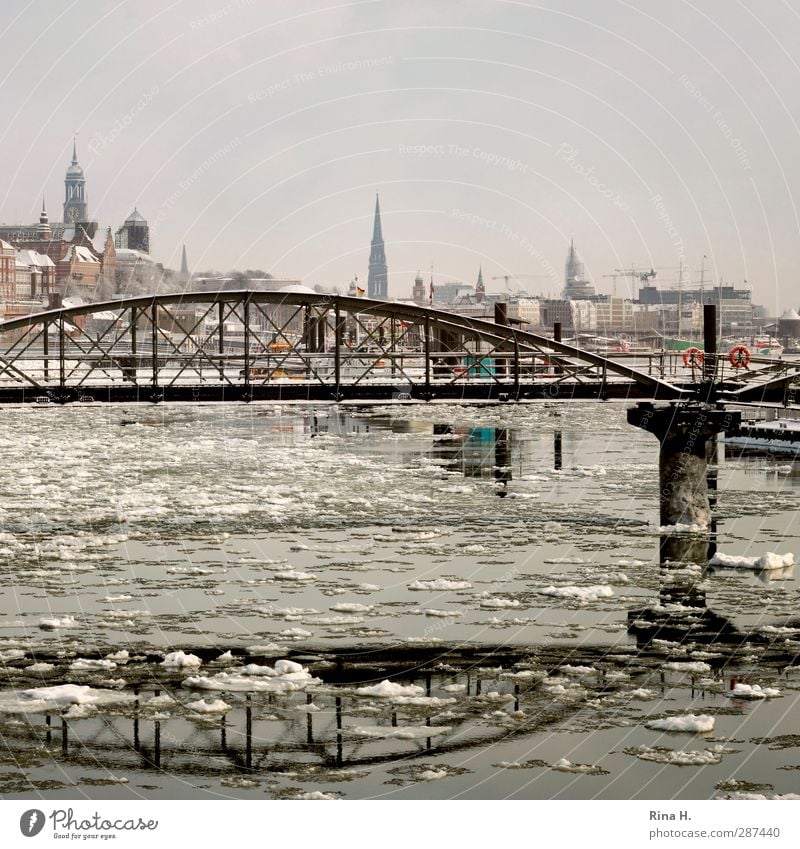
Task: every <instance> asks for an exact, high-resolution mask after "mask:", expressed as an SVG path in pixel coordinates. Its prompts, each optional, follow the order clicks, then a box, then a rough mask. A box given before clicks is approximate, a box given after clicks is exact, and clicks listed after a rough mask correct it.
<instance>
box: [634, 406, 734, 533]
mask: <svg viewBox="0 0 800 849" xmlns="http://www.w3.org/2000/svg"><path fill="white" fill-rule="evenodd" d="M740 419H741V413H737V412H731V411H728V410H725V409H724V408H722V407H719V406H711V405H708V404H691V405H685V406H683V405H677V404H670V405H667V406H664V405H660V406H656V405H655V404H653V403H651V402H643V403H640V404H637V406H636V407H631V408H629V409H628V424H632V425H634V427H640V428H642V429H643V430H646V431H648V432H650V433H652V434H653V435H654V436H655V437H656V439H658V441H659V443H660V448H659V455H658V484H659V506H660V517H661V524H662V525H679V524H680V525H697V526H700V527H704V528H705V527H708V525H709V523H710V521H711V506H710V503H709V498H708V480H707V473H708V449H709V443H710V442H711V443H712V444H713V440H714V438H715V437H716V435H717V434H718V433H720V432H721V431H724V430H727V429H728V428H731V427H734V426H736V425H738V423H739V421H740Z"/></svg>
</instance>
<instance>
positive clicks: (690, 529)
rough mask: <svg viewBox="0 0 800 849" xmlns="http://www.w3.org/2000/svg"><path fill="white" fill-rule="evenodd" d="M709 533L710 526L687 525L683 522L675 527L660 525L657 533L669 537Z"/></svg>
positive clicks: (677, 523)
mask: <svg viewBox="0 0 800 849" xmlns="http://www.w3.org/2000/svg"><path fill="white" fill-rule="evenodd" d="M707 531H708V525H703V524H700V523H694V524H685V523H681V522H676V523H675V524H674V525H660V526H659V527H658V528H657V530H656V533H659V534H665V535H667V536H669V535H670V534H702V533H706V532H707Z"/></svg>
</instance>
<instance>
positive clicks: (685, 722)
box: [645, 713, 714, 734]
mask: <svg viewBox="0 0 800 849" xmlns="http://www.w3.org/2000/svg"><path fill="white" fill-rule="evenodd" d="M645 725H646V726H647V728H653V729H655V730H656V731H688V732H689V733H691V734H706V733H708V732H709V731H713V730H714V717H713V716H708V714H699V715H697V716H695V714H693V713H687V714H684V715H683V716H668V717H667V718H666V719H653V720H651V721H650V722H646V723H645Z"/></svg>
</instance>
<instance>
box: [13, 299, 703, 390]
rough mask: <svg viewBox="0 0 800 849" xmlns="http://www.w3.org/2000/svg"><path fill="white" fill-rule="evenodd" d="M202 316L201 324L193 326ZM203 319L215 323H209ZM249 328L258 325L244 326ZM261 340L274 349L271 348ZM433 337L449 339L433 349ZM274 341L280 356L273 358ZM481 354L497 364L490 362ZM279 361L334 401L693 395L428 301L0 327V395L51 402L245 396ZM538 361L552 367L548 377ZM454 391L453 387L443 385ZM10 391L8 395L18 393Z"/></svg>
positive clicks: (102, 317) (216, 308)
mask: <svg viewBox="0 0 800 849" xmlns="http://www.w3.org/2000/svg"><path fill="white" fill-rule="evenodd" d="M281 310H282V311H283V312H282V313H281V314H282V315H283V316H284V318H285V316H286V315H288V316H289V318H288V319H286V321H284V323H283V324H281V319H277V320H274V316H275V314H276V311H277V312H280V311H281ZM193 311H194V314H193V315H190V314H191V313H192V312H193ZM187 315H189V316H190V317H189V318H188V319H187V317H186V316H187ZM197 315H200V316H201V317H200V319H199V320H197V321H196V322H194V324H192V322H193V321H194V319H195V318H196V316H197ZM109 316H110V317H111V318H109ZM231 319H234V320H236V321H240V322H241V325H242V328H243V337H244V338H243V340H242V346H243V347H242V349H241V351H240V352H239V353H238V354H236V353H234V354H231V353H230V352H228V353H227V354H226V353H225V351H226V348H225V345H226V342H228V343H229V342H230V339H229V338H227V339H226V329H225V325H226V322H229V321H230V320H231ZM93 320H94V321H95V323H96V322H98V321H106V322H107V324H108V327H107V329H106V330H105V332H102V333H101V332H100V331H96V332H94V335H92V334H90V333H89V332H87V331H86V329H85V328H86V326H87V325H88V324H89V323H91V322H92V321H93ZM206 320H210V321H211V327H210V329H209V326H208V324H204V322H205V321H206ZM215 322H216V323H215ZM253 322H255V324H254V323H253ZM259 322H260V325H259ZM292 322H294V325H293V326H294V331H292V332H290V331H288V330H287V327H288V326H289V324H290V323H292ZM348 323H350V325H352V326H355V327H356V329H358V328H359V327H360V328H361V329H362V330H364V333H365V335H366V336H368V337H369V345H370V346H371V348H372V349H373V350H370V351H366V352H363V351H354V350H353V349H352V348H349V347H348V346H347V343H346V340H345V338H344V335H345V332H346V325H347V324H348ZM165 324H167V325H169V327H170V328H171V329H170V330H169V331H167V330H165V327H164V325H165ZM257 325H258V326H260V327H261V330H260V331H259V330H258V329H252V328H253V327H256V326H257ZM270 325H271V326H270ZM198 328H199V331H200V332H199V334H198V332H197V331H198ZM370 328H371V330H370ZM397 328H402V329H403V332H401V333H399V338H400V339H401V340H402V339H404V338H405V339H406V340H407V341H408V339H410V338H412V337H413V339H414V340H415V344H416V346H417V348H418V350H417V351H416V356H417V358H418V361H417V362H416V364H415V367H411V366H409V363H410V362H412V360H413V358H414V356H415V354H414V352H413V351H410V350H407V349H404V350H399V349H398V346H397V339H398V330H397ZM409 328H411V329H413V330H414V333H410V332H409ZM387 330H388V331H389V333H388V337H389V338H388V341H387ZM370 334H371V335H370ZM268 336H271V337H272V339H273V340H275V341H274V342H273V343H267V344H266V345H265V342H266V339H267V337H268ZM176 338H177V342H176V341H175V340H176ZM299 340H302V341H299ZM328 340H332V344H328ZM441 340H446V344H442V346H441V350H437V347H436V344H437V341H438V342H441ZM273 345H274V346H275V347H276V348H280V351H279V352H273V351H272V350H271V347H272V346H273ZM268 346H269V347H270V350H267V347H268ZM373 355H374V356H373ZM484 360H485V361H487V362H491V364H492V365H491V366H485V365H484ZM265 361H266V365H265ZM354 363H356V366H355V369H354V367H353V364H354ZM464 363H466V366H465V365H464ZM537 363H539V365H538V366H536V367H534V366H535V364H537ZM287 364H291V365H292V366H293V367H298V364H300V366H301V367H302V369H303V370H304V373H305V376H304V380H305V382H306V385H308V384H309V383H311V384H319V385H322V386H325V387H331V386H333V387H334V388H335V390H336V391H335V392H334V397H339V396H341V395H347V396H348V397H352V398H357V397H358V392H357V391H354V389H355V388H357V387H358V386H359V385H362V386H363V389H364V394H365V397H368V396H369V395H370V394H371V393H372V394H374V393H373V390H372V389H371V388H370V387H369V386H368V383H369V382H372V383H375V382H376V379H381V378H384V377H385V378H386V381H385V382H386V383H388V384H396V383H398V381H399V382H400V383H401V384H403V383H407V384H408V385H409V386H410V387H412V388H415V389H416V390H421V389H424V391H423V392H422V395H421V397H427V398H430V397H437V396H440V397H452V396H453V394H454V393H453V391H452V387H453V386H455V387H459V386H464V385H465V384H472V390H470V392H465V393H464V396H465V397H468V396H470V393H471V394H472V395H475V394H477V395H480V392H478V390H477V389H475V386H477V385H478V384H480V383H481V382H483V384H484V385H490V384H491V385H493V386H494V387H495V389H496V388H497V387H506V388H508V387H509V386H510V387H512V388H516V389H519V388H520V386H528V385H530V384H533V383H536V382H537V381H538V382H539V384H542V383H543V382H546V383H547V384H548V385H551V386H552V385H565V384H567V383H569V384H579V385H582V386H583V387H584V388H583V390H582V391H583V392H585V393H587V394H589V389H588V388H587V387H588V386H590V385H591V386H594V387H595V388H598V393H599V394H600V395H601V396H602V395H603V394H604V393H603V390H602V388H599V387H598V384H604V385H607V386H610V382H609V380H608V379H609V377H610V378H612V379H614V380H616V381H617V382H618V383H622V384H624V383H625V382H627V383H628V384H629V385H630V386H632V387H634V388H635V390H636V394H637V395H638V397H646V396H648V395H652V396H653V397H656V396H657V397H659V398H672V399H681V398H686V397H691V391H690V390H687V389H685V388H683V387H680V386H677V385H675V384H673V383H670V382H668V381H666V380H663V379H661V378H659V377H657V376H654V375H652V374H647V373H645V372H642V371H640V370H638V369H635V368H632V367H630V366H628V365H627V364H625V363H622V362H618V361H615V360H612V359H609V358H607V357H603V356H602V355H600V354H595V353H592V352H589V351H584V350H582V349H579V348H577V347H575V346H573V345H569V344H567V343H564V342H555V341H554V340H552V339H548V338H547V337H544V336H541V335H538V334H535V333H531V332H529V331H527V330H522V329H520V328H519V327H516V326H505V325H499V324H495V323H494V322H492V321H488V320H485V319H479V318H472V317H469V316H462V315H458V314H454V313H449V312H446V311H443V310H438V309H433V308H430V307H421V306H416V305H411V304H405V303H398V302H392V301H377V300H368V299H364V298H353V297H345V296H338V295H325V294H312V293H303V292H297V293H296V292H263V291H254V290H231V291H226V290H222V291H217V292H182V293H171V294H163V295H145V296H137V297H132V298H119V299H114V300H110V301H105V302H100V303H92V304H82V305H80V306H72V307H62V308H60V309H52V310H46V311H43V312H39V313H35V314H32V315H28V316H21V317H19V318H14V319H10V320H7V321H4V322H0V393H2V390H3V384H4V383H5V384H6V385H7V387H8V386H11V387H17V388H20V387H22V388H24V389H26V390H27V395H28V398H30V396H31V395H32V394H35V393H36V392H39V393H41V394H42V395H47V396H50V397H51V399H53V400H73V398H74V396H75V395H76V394H77V395H78V397H80V393H81V391H84V390H85V391H86V392H87V393H88V394H89V395H93V396H94V397H97V396H98V394H102V391H100V392H98V390H103V389H105V388H109V389H113V388H114V385H118V384H119V382H120V381H124V380H128V381H129V382H132V383H133V384H135V385H136V386H137V387H138V388H140V389H145V388H149V389H150V390H151V394H152V395H153V396H154V397H153V398H152V400H158V397H157V396H158V395H159V392H157V391H156V390H160V393H161V395H162V396H163V394H164V393H163V390H164V389H167V388H173V389H175V390H177V389H178V388H180V387H183V388H185V387H188V386H195V387H196V388H198V389H202V388H203V387H207V386H209V385H212V384H213V385H216V386H219V385H223V386H224V387H225V388H227V389H229V390H234V389H237V388H240V389H241V388H243V389H245V390H248V389H250V388H252V387H254V386H263V385H265V384H268V383H271V382H273V381H274V380H275V379H276V378H275V374H276V373H278V372H284V374H283V377H284V378H285V376H286V375H285V372H286V370H287V369H288V367H289V366H288V365H287ZM387 364H388V366H387ZM545 364H547V367H549V372H550V373H548V374H546V375H543V374H542V372H543V370H544V368H545ZM344 366H347V368H349V372H348V373H345V370H343V368H344ZM359 368H360V369H361V370H360V372H359ZM270 369H271V370H272V371H270ZM537 369H538V371H537ZM354 370H355V372H358V373H354ZM145 372H146V373H145ZM526 374H527V375H528V376H529V378H528V379H526ZM295 377H296V376H295ZM298 379H299V378H298ZM448 386H449V387H451V390H446V387H448ZM298 388H299V387H298ZM617 388H619V387H617ZM59 392H60V393H61V396H59ZM17 394H18V393H17ZM112 394H113V393H112ZM138 394H141V393H138ZM144 394H145V396H146V394H147V393H144ZM166 394H167V395H169V394H170V393H169V392H167V393H166ZM177 394H180V393H177ZM184 394H185V393H184ZM229 394H232V395H234V396H235V395H236V393H235V392H232V391H231V392H229ZM256 394H258V393H256ZM289 394H292V393H289ZM490 394H491V393H490ZM498 394H501V393H498V392H497V391H495V392H494V395H498ZM578 394H579V395H580V392H579V393H578ZM6 396H8V397H7V400H8V399H9V398H11V397H12V396H14V393H13V392H11V393H10V396H9V393H6ZM242 397H245V398H246V397H247V392H244V393H243V396H242ZM415 397H417V396H416V395H415Z"/></svg>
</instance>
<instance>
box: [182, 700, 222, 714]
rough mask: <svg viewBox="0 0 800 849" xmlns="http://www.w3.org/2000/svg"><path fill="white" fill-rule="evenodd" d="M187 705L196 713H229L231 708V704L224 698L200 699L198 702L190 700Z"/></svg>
mask: <svg viewBox="0 0 800 849" xmlns="http://www.w3.org/2000/svg"><path fill="white" fill-rule="evenodd" d="M186 707H187V708H189V710H193V711H194V712H195V713H227V712H228V711H229V710H230V709H231V706H230V705H229V704H227V703H226V702H223V701H222V699H214V700H213V701H211V702H207V701H206V700H205V699H198V700H197V701H196V702H188V703H187V705H186Z"/></svg>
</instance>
